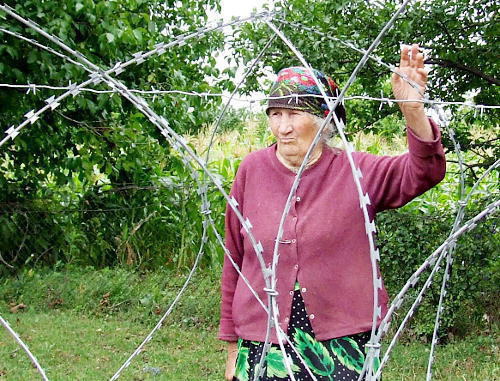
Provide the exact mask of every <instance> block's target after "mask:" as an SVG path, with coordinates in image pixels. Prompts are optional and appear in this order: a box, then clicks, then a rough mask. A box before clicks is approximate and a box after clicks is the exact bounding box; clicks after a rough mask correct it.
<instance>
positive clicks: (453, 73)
mask: <svg viewBox="0 0 500 381" xmlns="http://www.w3.org/2000/svg"><path fill="white" fill-rule="evenodd" d="M6 3H7V4H9V5H11V6H12V7H14V8H15V9H16V11H17V12H19V13H20V14H21V15H23V16H25V17H30V18H32V19H34V20H35V21H36V22H37V23H39V24H40V25H42V26H43V27H44V28H46V29H47V30H48V31H50V32H52V33H54V34H56V35H57V36H59V37H60V38H61V39H62V40H63V41H65V42H66V43H67V44H68V45H70V46H71V47H73V48H75V49H78V50H79V51H81V52H82V53H83V54H84V55H85V56H86V57H87V58H89V59H90V60H92V61H93V62H95V63H97V64H99V65H102V66H103V67H109V66H112V65H113V64H114V63H115V62H118V61H124V60H126V59H128V58H130V57H131V55H132V54H133V53H135V52H137V51H146V50H148V49H151V48H152V47H153V46H154V45H155V44H156V43H158V42H160V41H165V40H166V41H170V40H171V38H172V36H176V35H179V34H181V33H184V32H186V31H193V30H196V29H197V28H199V27H202V26H204V25H205V22H206V20H207V10H208V8H210V7H212V8H215V9H217V7H218V1H217V0H210V1H205V2H199V1H195V0H183V1H182V2H179V1H175V2H174V1H168V2H165V1H160V0H123V1H104V0H101V1H97V0H64V1H62V2H57V6H56V5H55V3H56V2H54V1H42V2H41V1H32V0H23V1H20V0H19V1H17V0H16V1H15V0H11V1H7V2H6ZM398 4H399V2H398V1H395V0H388V1H385V2H384V6H379V5H377V4H376V2H366V1H328V2H325V1H307V2H304V1H299V0H291V1H288V2H286V5H285V4H284V2H277V4H276V7H277V9H278V10H282V9H284V8H286V13H285V16H284V17H285V18H286V20H287V21H289V22H300V23H302V24H303V25H305V26H309V27H314V28H315V29H317V30H319V31H320V32H322V33H326V34H327V35H334V36H336V37H338V38H340V39H343V40H345V41H349V42H352V43H353V44H354V45H356V46H359V47H363V48H364V47H367V46H368V45H369V43H370V42H371V41H372V40H373V38H374V37H375V35H376V33H377V32H378V31H379V30H380V28H381V26H382V25H383V23H384V22H385V21H386V20H388V19H389V17H390V15H391V14H392V12H393V11H394V10H395V8H396V7H397V5H398ZM471 7H474V8H473V11H472V10H471V9H470V8H471ZM497 8H498V4H496V2H493V1H479V2H478V1H474V2H471V1H468V0H460V1H459V0H455V1H451V2H450V1H444V0H433V1H428V2H415V3H413V4H412V5H411V6H410V9H409V10H408V12H407V13H406V14H405V16H402V17H401V18H400V20H398V22H397V23H396V25H395V27H394V29H393V30H392V31H391V32H390V33H389V35H388V36H387V37H386V38H385V39H384V41H383V43H382V45H381V46H380V47H379V48H378V49H377V51H376V53H377V55H379V56H380V57H381V58H382V59H383V60H384V61H385V62H387V63H389V64H394V63H396V59H397V58H396V57H397V53H398V49H399V44H400V42H412V41H416V42H419V43H420V44H421V45H422V46H425V48H426V49H427V50H428V63H429V64H430V65H433V68H434V72H433V75H432V77H433V81H432V83H431V87H430V96H431V98H437V99H439V98H441V99H444V100H458V101H460V100H463V99H464V98H463V97H464V96H465V97H467V99H469V100H471V101H475V102H478V103H482V104H497V103H498V99H499V97H498V79H496V78H497V77H498V60H497V59H496V58H497V57H496V55H497V50H496V49H495V44H496V43H497V42H498V35H497V33H495V29H494V22H493V21H492V18H493V16H494V14H495V12H496V10H498V9H497ZM444 14H446V18H444V17H443V15H444ZM0 25H1V26H2V27H5V28H6V29H9V30H12V31H16V32H19V33H22V34H23V35H25V36H29V37H30V38H36V39H39V36H37V35H36V33H35V32H33V31H31V30H29V29H27V28H25V27H23V26H22V25H21V24H18V23H16V22H15V21H14V20H12V19H11V18H10V17H8V16H7V15H5V14H4V13H1V12H0ZM283 31H284V32H285V33H286V34H287V35H288V36H289V37H290V38H291V40H292V41H293V42H294V43H295V44H296V45H297V47H298V48H299V49H300V50H301V51H302V52H303V53H304V54H305V56H306V58H307V59H308V60H309V62H311V64H312V65H313V66H315V67H317V68H319V69H322V70H324V71H325V72H327V73H330V74H331V75H333V76H334V77H335V78H336V79H337V80H338V81H339V83H340V85H341V86H342V84H343V83H344V82H345V81H346V79H347V77H348V75H349V73H350V72H351V70H352V69H353V67H354V65H355V64H356V62H357V60H358V58H359V54H358V53H356V52H354V51H352V50H351V49H348V48H346V47H344V46H342V45H340V44H339V43H338V42H335V41H332V40H329V39H328V38H326V37H322V36H320V35H317V34H314V33H303V32H302V31H299V30H297V28H294V27H293V26H290V25H287V24H285V25H283ZM269 36H270V31H269V30H268V29H266V27H265V26H264V25H263V24H258V23H255V24H247V25H245V26H244V27H242V28H241V29H235V30H234V31H233V34H232V35H231V37H230V38H229V43H231V44H232V46H234V48H235V50H234V52H233V53H232V54H231V55H230V57H228V60H229V61H230V63H231V64H232V65H233V67H231V68H230V69H227V70H224V71H221V70H219V69H217V67H216V65H215V59H214V57H215V55H216V53H217V52H219V51H221V49H222V48H223V40H224V39H223V35H222V33H220V32H215V33H210V34H207V35H206V36H204V37H203V38H201V39H199V40H198V41H195V42H192V43H190V44H187V45H184V46H182V47H176V48H173V49H171V50H169V51H167V52H166V53H165V54H164V55H162V56H160V57H155V58H154V59H152V60H148V61H146V62H144V63H142V64H141V65H134V66H133V67H131V68H129V69H128V70H127V71H125V72H124V73H123V74H121V75H120V77H119V78H120V80H122V81H123V82H124V83H125V84H126V85H127V86H129V87H131V88H135V89H150V88H151V87H154V88H156V89H163V90H174V89H175V90H185V91H197V92H204V91H212V92H214V93H219V92H221V91H223V90H231V89H232V88H233V87H234V84H233V81H232V77H233V75H234V69H235V67H236V66H238V65H240V66H241V65H242V64H246V63H248V62H249V61H250V60H251V59H252V58H254V57H255V56H256V55H257V52H258V51H259V50H260V49H261V48H262V47H263V45H264V43H265V42H267V41H268V40H269ZM40 41H41V40H40ZM44 43H45V42H44ZM0 53H1V57H2V58H1V60H0V74H1V75H2V82H4V83H11V84H27V83H37V84H42V83H43V84H50V85H60V86H64V85H67V84H68V82H69V81H70V80H71V81H72V82H73V83H75V82H77V83H78V82H81V81H83V80H84V79H86V78H87V73H85V72H84V71H83V70H82V69H81V68H80V67H78V66H74V65H72V64H70V63H67V62H64V61H62V60H60V59H59V58H57V57H55V56H53V55H51V54H49V53H47V52H45V51H43V50H39V49H36V48H33V47H32V46H30V45H28V44H27V43H26V42H23V41H21V40H19V39H17V38H14V37H12V36H10V35H8V34H6V33H1V32H0ZM296 63H297V60H296V59H295V58H294V57H293V56H292V54H291V53H290V52H289V51H288V50H287V48H286V47H285V46H284V45H283V44H282V43H281V42H279V41H276V42H275V43H273V45H272V46H271V48H270V50H269V51H268V53H267V54H266V55H265V56H264V59H263V61H262V63H261V64H259V65H258V67H257V69H256V71H255V74H254V75H252V76H250V77H249V78H248V81H247V82H246V84H245V86H244V88H243V91H245V92H248V91H250V90H255V89H259V88H261V87H259V86H261V85H260V83H259V81H258V78H265V73H266V72H268V71H269V67H270V68H272V70H277V69H279V68H281V67H283V66H290V65H293V64H296ZM388 78H389V75H388V73H387V72H386V70H385V69H384V68H381V67H379V66H378V65H376V64H374V63H369V64H368V66H367V67H366V69H364V70H363V71H362V72H361V73H360V75H359V80H358V81H357V82H356V83H355V85H354V86H353V88H352V89H351V94H364V95H373V96H380V93H381V91H382V93H383V95H384V96H389V89H390V88H389V84H388ZM260 82H262V81H260ZM263 82H265V80H264V81H263ZM98 89H105V86H104V85H99V87H98ZM50 95H52V93H51V92H50V91H46V90H38V91H37V92H36V93H34V92H31V93H30V94H25V90H13V89H6V88H0V113H1V115H2V130H4V129H6V128H7V127H8V126H10V125H11V124H17V123H20V121H22V118H23V115H24V114H25V113H26V112H27V111H29V110H31V109H33V108H39V107H41V105H43V104H44V102H43V100H44V99H46V98H48V97H49V96H50ZM148 102H149V104H150V105H151V106H152V108H153V109H154V110H155V111H156V112H158V113H159V114H161V115H164V116H165V117H166V118H167V119H168V120H169V122H170V123H171V125H172V127H173V128H174V129H175V130H176V131H177V132H179V133H181V134H185V136H186V137H187V138H188V140H189V141H190V143H191V144H192V146H193V148H195V149H197V152H198V153H199V154H202V153H204V149H205V147H206V142H205V141H206V140H207V139H208V138H206V136H207V134H208V132H207V129H209V127H210V126H211V124H212V123H213V121H214V120H215V119H216V116H217V113H218V111H220V106H221V100H220V99H219V98H215V97H212V98H211V97H208V98H206V99H205V98H199V97H180V96H179V95H165V96H161V97H154V98H152V97H151V98H148ZM346 106H347V110H348V134H349V137H350V139H351V140H353V141H354V142H355V143H356V145H357V148H359V149H366V150H369V151H371V152H374V153H389V152H391V153H393V152H394V151H401V150H402V149H403V148H402V146H401V144H397V145H396V146H397V147H396V148H394V144H392V143H390V142H387V141H390V140H391V139H395V140H398V139H400V136H401V129H402V128H401V121H400V117H399V116H398V114H397V111H396V107H389V106H387V105H384V106H383V107H382V108H379V106H380V105H379V104H378V103H377V102H366V101H363V102H361V101H352V102H348V103H347V104H346ZM450 111H451V112H452V113H453V115H454V118H453V120H452V124H451V127H452V128H454V129H455V131H456V132H457V139H458V141H459V143H460V145H461V147H462V149H463V150H464V157H465V160H466V163H467V172H466V173H467V178H466V187H467V189H470V186H471V184H472V183H473V181H474V180H475V179H477V178H478V177H479V176H480V175H481V174H482V173H483V172H484V170H485V168H487V167H488V166H489V165H490V164H491V163H493V161H494V160H495V159H496V158H498V154H499V152H500V146H499V144H498V135H499V134H498V132H499V131H498V112H494V111H486V112H485V113H484V115H482V116H481V115H480V114H477V115H476V114H475V112H474V110H471V109H468V108H459V107H454V108H450ZM235 129H239V132H238V131H236V132H235V131H234V130H235ZM221 130H222V132H223V133H221V134H219V136H218V137H217V143H216V146H215V149H214V151H215V153H214V154H213V155H212V161H211V162H210V163H209V167H210V168H211V169H213V170H214V172H216V173H217V174H218V176H219V177H220V179H221V181H222V183H223V184H224V185H225V186H226V187H227V188H229V186H230V183H231V181H232V178H233V176H234V173H235V171H236V168H237V166H238V164H239V161H240V160H241V158H242V156H244V154H246V153H248V152H249V151H250V150H252V149H255V148H257V147H261V146H264V145H266V144H268V143H269V141H270V138H269V134H268V132H267V130H266V127H265V119H263V117H262V115H260V114H257V115H255V114H252V113H249V112H244V111H241V110H240V111H238V110H231V112H230V113H229V115H228V117H227V118H226V119H225V120H224V122H223V125H222V128H221ZM360 130H361V131H362V132H363V134H359V131H360ZM374 134H375V135H376V136H378V137H379V138H374ZM380 137H382V138H383V139H385V140H381V139H382V138H380ZM444 142H445V146H446V148H447V150H448V152H449V154H448V158H449V161H450V166H449V173H448V176H447V179H446V181H445V182H444V183H443V184H442V185H441V186H440V187H438V188H437V189H436V190H433V191H432V192H429V193H428V194H426V195H425V196H424V197H422V198H421V199H420V200H419V201H416V202H414V203H412V204H410V205H409V206H408V207H406V208H405V209H403V210H401V211H398V212H388V213H386V214H383V215H381V216H380V218H379V221H378V229H379V242H380V244H381V246H382V253H383V261H382V266H383V272H384V275H385V281H386V284H387V287H388V288H389V290H390V291H391V293H392V294H394V293H395V292H396V291H397V290H398V289H399V288H400V287H401V286H402V284H403V283H404V282H405V281H406V279H407V278H408V277H409V275H410V274H411V273H412V272H413V271H414V270H415V268H416V267H417V266H418V265H419V264H420V263H422V261H423V260H424V259H425V258H426V256H427V255H428V254H430V253H431V252H432V251H433V249H435V248H436V247H437V246H438V245H439V243H440V242H442V241H443V240H444V238H445V237H446V236H447V234H448V233H449V231H450V229H451V226H452V222H453V218H454V213H455V212H456V202H457V200H458V198H457V191H456V189H457V183H458V176H457V167H456V166H455V165H454V163H453V162H456V161H457V158H456V157H455V156H454V155H453V154H452V153H451V152H452V150H453V148H452V144H451V140H450V137H449V135H447V134H445V136H444ZM209 191H210V192H209V196H210V202H211V209H212V212H213V213H212V216H213V217H214V219H215V221H216V223H217V225H218V227H219V230H220V231H222V217H223V216H222V213H223V210H224V200H223V199H222V197H221V196H220V194H219V193H217V192H215V191H214V190H213V189H210V190H209ZM479 191H480V192H479V193H478V194H477V196H476V197H474V198H473V205H472V206H471V207H470V208H469V210H468V216H469V217H471V216H472V215H474V213H475V212H478V211H480V210H481V209H482V208H483V207H484V206H485V205H487V204H488V203H489V202H491V201H492V200H493V199H495V198H498V173H497V172H496V173H495V172H494V173H493V174H492V175H491V176H489V177H488V178H487V179H486V181H485V183H484V185H483V186H481V187H480V188H479ZM199 210H200V202H199V195H198V193H197V186H196V184H195V183H194V182H193V180H192V179H191V178H190V176H189V174H188V172H187V171H186V169H185V168H184V165H183V164H182V162H181V160H180V159H179V157H178V156H177V155H176V154H174V153H173V151H172V150H171V149H170V147H168V145H167V144H166V143H165V141H164V140H163V139H162V136H161V135H160V134H159V133H158V132H157V131H156V129H155V128H154V127H153V126H152V125H151V124H150V123H149V122H148V120H147V119H146V118H145V117H144V116H143V115H142V114H141V113H139V112H138V111H137V110H136V109H135V108H134V107H132V106H131V105H130V104H129V103H127V102H126V101H125V100H123V99H122V98H120V97H119V96H117V95H112V96H110V95H109V94H93V93H83V94H80V95H78V96H77V97H75V98H71V99H69V100H66V102H65V103H64V104H63V105H61V107H60V108H58V109H57V110H56V111H55V112H51V113H46V114H45V115H44V116H43V117H42V118H41V119H40V120H39V121H38V122H37V123H35V124H34V125H31V126H28V127H27V128H26V129H24V130H23V132H22V133H21V135H19V136H18V137H17V138H16V140H15V141H14V142H10V143H8V145H6V146H3V147H1V148H0V254H1V256H0V260H1V263H0V274H1V275H2V276H6V275H10V276H12V277H13V278H9V279H10V280H9V281H8V282H11V281H14V282H15V281H16V279H18V280H19V282H21V284H22V285H23V286H20V287H19V289H20V290H22V289H24V288H23V287H28V286H27V285H31V283H30V282H29V281H28V280H29V279H30V278H26V274H30V271H33V269H35V270H37V269H38V268H41V267H46V266H47V267H49V268H56V269H57V268H65V266H67V265H70V266H77V267H78V266H81V267H82V268H85V267H86V266H90V267H91V268H94V269H97V270H99V269H103V271H108V270H105V269H108V268H110V267H120V266H122V265H123V266H129V267H130V268H131V269H137V270H138V272H137V274H138V275H137V276H138V277H139V276H140V274H141V272H143V271H150V270H154V269H159V268H163V267H167V268H168V269H170V270H172V269H173V270H179V269H180V270H185V269H186V268H189V267H190V266H191V265H192V263H193V259H194V256H195V255H196V253H197V252H198V248H199V245H200V241H201V226H202V217H201V216H200V213H199ZM497 233H498V218H491V219H489V220H488V221H486V222H484V223H483V224H481V225H480V226H479V227H478V228H477V229H476V230H474V231H473V232H472V233H471V234H469V235H467V236H465V237H464V238H463V239H461V240H460V241H459V242H458V250H457V259H456V261H455V265H454V267H453V272H452V283H451V286H450V288H451V290H452V291H451V293H450V294H449V297H448V299H447V305H448V307H450V308H447V309H446V311H447V312H446V315H445V317H444V324H443V332H442V335H443V336H444V335H446V334H448V333H453V332H454V333H464V331H467V330H468V329H469V328H470V327H469V326H468V325H467V326H466V327H465V328H464V327H463V322H464V319H463V317H464V316H467V317H468V318H469V320H468V321H470V322H473V323H474V324H475V325H476V326H477V327H478V328H480V329H487V327H488V326H489V324H491V323H492V322H498V316H497V314H498V311H499V309H498V294H499V291H500V290H499V285H500V282H499V281H498V280H499V279H498V267H499V262H498V259H497V258H496V257H495V252H497V251H498V247H499V242H498V234H497ZM221 260H222V251H221V250H220V249H219V248H218V246H217V242H216V240H215V239H214V238H213V237H212V236H211V237H210V239H209V241H208V243H207V246H206V248H205V256H204V259H203V263H202V268H203V269H205V270H207V271H212V272H214V273H217V272H218V271H219V268H220V264H221ZM23 282H27V283H23ZM437 283H438V282H436V288H433V289H432V290H430V292H429V298H427V299H426V304H425V305H424V307H423V311H421V314H420V316H421V318H420V320H419V321H418V322H416V324H415V325H414V329H413V331H411V334H413V335H415V336H419V337H424V338H426V337H428V335H429V333H430V332H431V329H432V314H433V305H434V304H435V301H436V297H437V292H438V288H437V287H438V286H437ZM6 284H7V283H6ZM9 284H12V283H9ZM14 284H15V283H14ZM120 285H121V286H123V284H120ZM9 287H11V286H9ZM30 287H31V286H30ZM14 288H15V287H14ZM47 289H48V288H47ZM96 292H98V291H96ZM99 292H101V291H99ZM124 292H125V291H124ZM2 297H3V300H4V301H5V302H7V303H9V302H11V301H12V300H14V301H18V300H20V299H19V297H20V295H19V294H16V292H14V291H13V292H12V293H8V292H6V293H4V294H3V295H2ZM138 297H139V296H138ZM144 297H145V296H141V298H144ZM151 300H153V299H151ZM155 300H156V302H155V303H157V304H161V303H162V302H163V299H161V300H160V299H155ZM216 304H217V303H216V302H214V303H212V304H211V305H216ZM207 308H208V307H207ZM459 317H461V318H459Z"/></svg>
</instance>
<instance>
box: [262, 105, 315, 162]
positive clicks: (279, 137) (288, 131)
mask: <svg viewBox="0 0 500 381" xmlns="http://www.w3.org/2000/svg"><path fill="white" fill-rule="evenodd" d="M269 126H270V128H271V131H272V133H273V135H274V136H275V137H276V141H277V144H278V152H279V154H280V155H281V156H282V157H283V158H284V159H285V160H287V161H288V162H289V164H292V165H294V166H297V165H300V164H301V163H302V160H303V159H304V156H305V155H306V153H307V150H308V149H309V146H310V145H311V143H312V141H313V140H314V137H315V136H316V132H317V131H318V130H317V126H316V122H315V119H314V117H313V116H312V115H311V114H309V113H307V112H305V111H299V110H290V109H286V108H274V107H273V108H271V109H269ZM317 147H319V148H321V144H318V146H317Z"/></svg>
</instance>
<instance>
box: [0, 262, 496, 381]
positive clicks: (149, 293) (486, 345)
mask: <svg viewBox="0 0 500 381" xmlns="http://www.w3.org/2000/svg"><path fill="white" fill-rule="evenodd" d="M184 277H185V275H182V274H177V273H175V272H173V271H169V270H166V269H163V270H158V271H155V272H149V273H141V272H137V271H131V270H130V269H126V268H114V269H101V270H94V269H91V268H80V267H76V268H64V269H62V270H60V271H53V270H28V271H25V272H22V273H20V274H18V275H17V276H16V277H2V278H0V315H2V316H3V317H4V319H6V320H8V321H9V323H10V325H11V326H12V328H13V329H14V330H15V331H16V332H17V333H18V334H19V335H20V336H21V338H22V339H23V341H25V342H26V344H28V346H29V348H30V349H31V350H32V352H33V353H34V354H35V356H36V357H37V358H38V360H39V362H40V364H41V365H42V367H43V368H44V369H45V371H46V373H47V376H48V377H49V379H50V380H91V381H93V380H109V378H110V377H111V376H112V375H113V374H114V373H115V372H116V370H117V369H118V368H119V367H120V366H121V364H122V363H123V362H124V361H125V360H126V359H127V358H128V356H129V355H130V354H131V353H132V352H133V351H134V349H135V348H136V347H137V346H138V345H139V343H140V342H141V341H142V340H143V339H144V337H145V336H146V335H147V334H148V333H149V331H150V330H151V329H152V327H153V326H154V325H155V324H156V322H157V320H158V319H159V318H160V315H161V313H162V311H164V308H165V306H167V305H169V303H170V302H171V301H172V300H173V298H174V297H175V295H176V294H177V292H178V290H179V289H180V287H181V285H182V283H183V282H184V279H185V278H184ZM218 283H219V276H218V272H217V271H213V270H212V271H203V270H200V272H199V273H198V274H197V275H196V276H195V277H194V279H193V281H192V284H190V286H189V287H188V289H187V291H186V293H185V294H184V295H183V297H182V298H181V300H180V302H179V304H178V306H177V307H176V309H175V310H174V312H173V313H172V315H171V316H169V318H168V319H167V321H166V323H165V326H164V327H163V328H161V330H160V331H159V332H158V333H157V334H156V335H155V336H154V338H153V340H152V341H151V342H150V343H148V344H147V345H146V349H145V351H144V352H143V353H141V354H140V355H139V356H138V357H137V358H136V359H135V360H134V361H133V362H132V364H131V366H130V367H129V368H127V369H126V370H125V371H124V373H123V376H122V377H121V378H120V379H123V380H133V381H139V380H168V381H170V380H173V381H177V380H179V381H182V380H222V379H223V368H224V358H225V345H224V344H223V343H222V342H220V341H218V340H217V339H216V334H217V322H218V310H219V308H218V305H219V291H218V289H219V285H218ZM20 304H22V305H24V306H25V308H23V309H18V310H17V311H15V313H14V312H12V310H11V309H12V308H14V310H15V309H16V308H18V307H19V305H20ZM16 306H17V307H16ZM469 331H470V330H468V332H469ZM483 332H484V333H483V334H482V335H470V336H468V337H466V338H462V339H456V340H454V341H452V342H450V343H449V344H447V345H440V346H439V347H438V350H437V359H436V365H435V368H434V369H435V370H434V375H435V377H434V378H433V380H449V381H455V380H461V381H475V380H479V381H483V380H484V381H486V380H487V381H493V380H500V361H499V360H500V356H499V349H498V345H499V342H498V339H497V337H498V336H497V334H496V332H498V331H497V330H496V329H493V327H491V328H490V329H488V330H483ZM486 332H487V333H488V334H489V335H487V334H486ZM404 340H406V342H407V343H406V344H399V345H397V346H396V349H395V351H394V352H393V353H392V355H391V359H390V361H389V363H388V365H387V368H386V369H385V370H384V381H392V380H394V381H396V380H398V381H407V380H424V379H425V374H426V366H427V358H428V351H429V345H428V344H424V343H421V342H416V341H410V340H409V339H408V338H405V339H404ZM408 342H409V343H408ZM36 379H40V377H39V376H38V374H37V373H36V371H35V370H34V369H33V367H32V366H31V365H30V363H29V360H28V357H27V356H26V354H25V353H24V352H23V351H22V349H20V347H19V346H18V345H17V343H16V342H15V341H14V340H13V338H12V337H11V336H10V335H9V334H8V333H7V331H6V330H4V329H3V328H2V327H0V381H4V380H5V381H18V380H19V381H21V380H23V381H24V380H36Z"/></svg>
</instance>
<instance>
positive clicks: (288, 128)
mask: <svg viewBox="0 0 500 381" xmlns="http://www.w3.org/2000/svg"><path fill="white" fill-rule="evenodd" d="M278 130H279V132H280V134H282V135H286V134H289V133H290V132H292V131H293V123H292V119H291V118H289V117H288V116H283V117H281V119H280V124H279V127H278Z"/></svg>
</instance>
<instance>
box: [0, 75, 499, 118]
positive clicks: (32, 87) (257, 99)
mask: <svg viewBox="0 0 500 381" xmlns="http://www.w3.org/2000/svg"><path fill="white" fill-rule="evenodd" d="M246 76H247V75H244V76H243V78H246ZM240 82H241V81H240ZM0 87H5V88H14V89H23V90H24V89H26V90H27V92H26V94H29V93H33V94H36V92H37V91H38V90H40V89H48V90H71V89H73V88H74V87H73V86H72V85H68V86H49V85H37V84H34V83H28V84H25V85H13V84H8V83H0ZM237 87H239V86H237ZM79 90H80V91H81V92H89V93H95V94H117V93H118V91H116V90H96V89H92V88H87V87H83V88H80V89H79ZM130 92H132V93H136V94H141V95H149V96H157V95H186V96H193V97H199V98H208V97H214V98H225V99H228V100H230V101H235V102H243V103H263V102H266V101H268V100H269V99H271V98H270V97H268V96H253V97H252V98H251V99H249V98H238V97H235V96H234V95H233V94H231V95H228V94H224V93H211V92H196V91H184V90H136V89H131V90H130ZM233 93H234V91H233ZM287 97H293V98H301V97H310V98H314V97H316V98H323V97H322V96H321V95H316V94H307V95H305V94H290V95H287V96H283V97H279V96H277V97H272V99H280V98H287ZM327 99H328V100H330V102H332V101H335V100H336V99H337V97H327ZM342 100H343V101H352V100H366V101H374V102H380V103H382V104H383V103H386V104H387V105H388V106H393V105H394V104H396V103H406V102H413V103H415V102H418V103H422V104H424V105H440V106H463V107H467V108H472V109H476V110H479V111H480V112H481V116H482V114H483V112H484V111H485V110H498V109H500V105H485V104H476V103H474V102H472V101H442V100H433V99H395V98H389V97H384V96H380V97H373V96H369V95H349V96H345V97H344V98H343V99H342ZM380 107H382V106H380Z"/></svg>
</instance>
